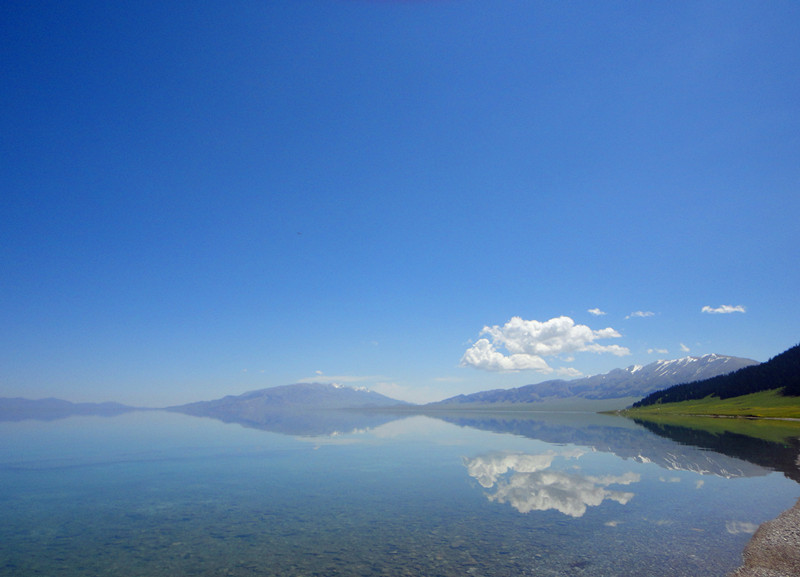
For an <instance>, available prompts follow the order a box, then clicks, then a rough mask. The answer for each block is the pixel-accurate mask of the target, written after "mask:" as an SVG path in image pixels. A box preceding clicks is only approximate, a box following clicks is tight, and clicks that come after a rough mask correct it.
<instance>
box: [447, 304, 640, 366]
mask: <svg viewBox="0 0 800 577" xmlns="http://www.w3.org/2000/svg"><path fill="white" fill-rule="evenodd" d="M481 335H485V336H484V338H481V339H478V340H477V341H476V342H475V343H474V344H473V345H472V346H471V347H470V348H469V349H467V351H466V352H465V353H464V356H463V357H461V366H470V367H475V368H477V369H484V370H487V371H522V370H534V371H539V372H542V373H552V372H553V369H552V368H550V366H549V365H548V364H547V362H546V361H545V360H544V358H543V357H549V356H555V355H560V354H569V353H574V352H583V351H589V352H593V353H611V354H613V355H617V356H624V355H629V354H630V351H629V350H628V349H627V348H625V347H621V346H619V345H601V344H598V343H596V342H595V341H597V340H600V339H609V338H618V337H620V336H622V335H620V334H619V333H618V332H617V331H615V330H614V329H612V328H611V327H608V328H605V329H600V330H592V329H590V328H589V327H588V326H586V325H576V324H575V321H573V320H572V319H571V318H569V317H566V316H561V317H556V318H553V319H550V320H549V321H544V322H540V321H536V320H530V321H526V320H524V319H522V318H520V317H512V318H511V320H509V321H508V322H507V323H506V324H505V325H503V326H499V325H494V326H491V327H489V326H486V327H483V330H482V331H481ZM501 349H505V352H503V350H501Z"/></svg>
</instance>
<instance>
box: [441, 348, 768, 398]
mask: <svg viewBox="0 0 800 577" xmlns="http://www.w3.org/2000/svg"><path fill="white" fill-rule="evenodd" d="M756 364H758V362H757V361H754V360H752V359H743V358H740V357H729V356H725V355H715V354H710V355H703V356H702V357H683V358H681V359H674V360H670V361H663V360H662V361H655V362H653V363H650V364H649V365H644V366H642V365H631V366H630V367H627V368H624V369H614V370H613V371H610V372H608V373H604V374H602V375H594V376H592V377H584V378H581V379H575V380H572V381H564V380H554V381H545V382H543V383H538V384H535V385H525V386H523V387H518V388H515V389H496V390H492V391H483V392H480V393H473V394H471V395H458V396H457V397H451V398H449V399H445V400H444V401H439V402H438V403H431V404H432V405H444V404H447V405H453V404H464V403H477V404H489V403H535V402H539V401H546V400H551V399H566V398H570V397H578V398H583V399H618V398H623V397H643V396H645V395H649V394H650V393H652V392H654V391H657V390H660V389H664V388H667V387H671V386H672V385H677V384H681V383H689V382H693V381H699V380H703V379H708V378H711V377H716V376H718V375H725V374H728V373H731V372H733V371H737V370H739V369H741V368H743V367H748V366H751V365H756Z"/></svg>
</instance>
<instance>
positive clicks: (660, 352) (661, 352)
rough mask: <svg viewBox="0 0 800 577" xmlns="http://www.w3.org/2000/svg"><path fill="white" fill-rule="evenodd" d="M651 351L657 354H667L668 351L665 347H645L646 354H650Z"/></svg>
mask: <svg viewBox="0 0 800 577" xmlns="http://www.w3.org/2000/svg"><path fill="white" fill-rule="evenodd" d="M653 353H656V354H659V355H668V354H669V351H668V350H667V349H647V354H648V355H652V354H653Z"/></svg>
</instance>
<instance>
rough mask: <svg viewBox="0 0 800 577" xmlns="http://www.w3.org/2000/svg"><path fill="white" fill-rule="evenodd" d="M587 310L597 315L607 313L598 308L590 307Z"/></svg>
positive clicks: (600, 315)
mask: <svg viewBox="0 0 800 577" xmlns="http://www.w3.org/2000/svg"><path fill="white" fill-rule="evenodd" d="M586 312H588V313H589V314H592V315H594V316H596V317H602V316H603V315H604V314H606V313H605V312H603V311H601V310H600V309H597V308H595V309H589V310H588V311H586Z"/></svg>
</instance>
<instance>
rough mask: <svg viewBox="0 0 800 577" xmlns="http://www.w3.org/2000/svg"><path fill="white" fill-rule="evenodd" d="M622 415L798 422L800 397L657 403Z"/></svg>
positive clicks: (770, 395)
mask: <svg viewBox="0 0 800 577" xmlns="http://www.w3.org/2000/svg"><path fill="white" fill-rule="evenodd" d="M622 414H624V415H626V416H629V417H638V416H641V417H643V418H645V417H647V416H656V415H665V416H666V415H674V416H679V415H685V416H690V415H691V416H711V417H746V418H762V419H800V397H784V396H783V395H781V394H779V393H778V390H777V389H774V390H771V391H762V392H760V393H753V394H750V395H742V396H741V397H733V398H730V399H724V400H722V399H720V398H719V397H714V396H709V397H706V398H705V399H700V400H695V401H682V402H680V403H660V404H655V405H648V406H646V407H640V408H636V409H626V410H625V411H622Z"/></svg>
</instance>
